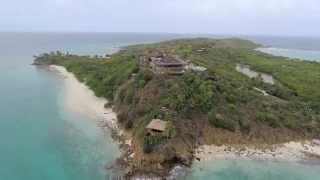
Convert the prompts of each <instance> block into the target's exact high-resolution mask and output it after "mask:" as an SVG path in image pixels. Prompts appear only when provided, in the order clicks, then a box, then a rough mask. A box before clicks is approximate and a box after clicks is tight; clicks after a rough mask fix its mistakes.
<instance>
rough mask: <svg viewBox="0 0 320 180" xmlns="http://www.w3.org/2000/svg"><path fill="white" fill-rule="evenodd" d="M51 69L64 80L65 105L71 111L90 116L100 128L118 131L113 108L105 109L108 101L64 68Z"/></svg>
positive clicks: (52, 66)
mask: <svg viewBox="0 0 320 180" xmlns="http://www.w3.org/2000/svg"><path fill="white" fill-rule="evenodd" d="M49 69H50V70H51V71H55V72H57V73H59V74H60V75H61V76H63V78H64V83H65V98H64V101H65V102H64V105H65V108H66V109H68V110H69V111H73V112H77V113H81V114H84V115H86V116H89V117H90V118H91V119H93V120H95V121H97V123H98V124H99V126H102V127H108V128H112V129H113V130H116V129H118V126H117V116H116V113H115V112H113V110H112V108H104V105H105V103H107V102H108V101H107V100H106V99H105V98H98V97H96V96H95V94H94V92H93V91H92V90H91V89H89V88H88V87H87V86H86V85H85V84H83V83H81V82H79V81H78V80H77V79H76V77H75V76H74V75H73V74H72V73H70V72H68V71H67V70H66V69H65V68H64V67H62V66H55V65H50V66H49Z"/></svg>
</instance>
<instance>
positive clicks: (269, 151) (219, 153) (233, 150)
mask: <svg viewBox="0 0 320 180" xmlns="http://www.w3.org/2000/svg"><path fill="white" fill-rule="evenodd" d="M310 155H312V156H314V157H318V158H319V157H320V146H319V145H316V144H314V143H312V142H311V141H306V142H289V143H285V144H278V145H273V146H268V148H266V149H257V148H255V147H249V146H239V147H235V146H233V147H232V146H225V145H223V146H215V145H204V146H201V147H199V148H198V149H197V151H196V153H195V157H196V158H200V161H207V160H229V159H245V160H272V161H290V162H292V161H303V160H306V159H308V158H310Z"/></svg>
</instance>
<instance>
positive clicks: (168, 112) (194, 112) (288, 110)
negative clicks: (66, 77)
mask: <svg viewBox="0 0 320 180" xmlns="http://www.w3.org/2000/svg"><path fill="white" fill-rule="evenodd" d="M258 47H260V45H258V44H255V43H253V42H251V41H247V40H242V39H206V38H196V39H180V40H172V41H166V42H161V43H155V44H145V45H135V46H129V47H125V48H123V49H122V50H121V51H119V52H117V53H115V54H113V55H111V56H109V55H108V56H106V57H98V56H96V57H89V56H77V55H71V54H64V53H61V52H54V53H48V54H42V55H40V56H36V57H35V61H34V64H35V65H58V66H63V67H65V68H66V69H67V70H68V71H69V72H71V73H73V74H74V75H75V76H76V77H77V79H78V80H79V81H81V82H83V83H85V84H86V85H87V86H88V87H90V88H91V89H92V90H93V91H94V92H95V95H96V96H98V97H104V98H106V99H108V100H109V103H107V104H106V105H105V106H106V108H107V107H113V109H114V111H115V112H116V113H117V119H118V123H119V125H120V126H121V128H122V129H123V130H124V131H125V134H126V136H125V138H126V139H131V140H132V141H131V146H130V147H129V148H128V149H127V151H126V153H125V155H124V157H122V158H121V159H119V164H121V165H123V166H124V169H125V171H126V174H127V175H128V176H133V175H138V174H155V175H158V176H164V175H167V174H168V173H169V171H170V170H171V169H172V168H173V167H174V166H176V165H177V164H178V165H184V166H190V165H191V164H192V162H193V161H194V160H201V158H200V156H196V155H195V154H196V153H197V151H198V149H199V148H200V147H201V146H203V145H216V146H221V145H230V146H237V145H255V146H256V147H261V148H263V147H265V146H266V145H273V144H280V143H286V142H290V141H303V140H309V141H311V140H312V139H317V138H320V137H319V134H320V64H319V63H316V62H307V61H297V60H291V59H288V58H285V57H276V56H272V55H269V54H265V53H262V52H258V51H256V50H255V49H256V48H258ZM314 141H315V142H316V141H317V140H314ZM317 142H318V141H317Z"/></svg>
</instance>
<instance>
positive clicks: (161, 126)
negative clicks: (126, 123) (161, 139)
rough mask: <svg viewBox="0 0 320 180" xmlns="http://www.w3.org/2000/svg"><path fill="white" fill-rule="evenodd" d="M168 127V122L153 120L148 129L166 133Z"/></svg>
mask: <svg viewBox="0 0 320 180" xmlns="http://www.w3.org/2000/svg"><path fill="white" fill-rule="evenodd" d="M166 127H167V122H166V121H163V120H160V119H153V120H152V121H151V122H150V123H149V124H148V126H147V127H146V128H147V129H152V130H157V131H165V130H166Z"/></svg>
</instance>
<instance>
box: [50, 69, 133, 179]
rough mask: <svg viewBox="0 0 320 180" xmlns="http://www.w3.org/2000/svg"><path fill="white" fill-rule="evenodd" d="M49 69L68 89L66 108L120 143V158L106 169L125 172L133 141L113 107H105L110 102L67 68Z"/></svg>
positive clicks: (66, 89)
mask: <svg viewBox="0 0 320 180" xmlns="http://www.w3.org/2000/svg"><path fill="white" fill-rule="evenodd" d="M48 69H49V71H53V72H55V73H59V75H61V76H62V77H63V78H64V83H65V87H66V88H65V93H66V96H65V99H64V101H65V102H64V105H65V108H67V109H68V110H70V111H74V112H77V113H82V114H84V115H87V116H89V117H90V118H91V119H92V120H94V121H95V122H96V123H97V125H98V126H99V127H101V128H102V129H103V130H104V131H105V132H108V133H110V134H111V137H112V139H113V140H114V141H115V143H118V146H119V150H120V156H119V157H117V160H116V161H115V162H114V163H113V164H111V165H106V166H105V168H106V169H111V170H114V171H115V172H117V173H116V174H119V171H120V172H121V171H123V170H125V169H126V168H127V166H128V162H127V161H126V160H127V159H128V158H129V157H130V156H132V149H131V141H132V140H131V138H130V136H129V135H128V134H127V133H126V132H125V131H124V130H123V129H121V128H120V127H119V126H118V123H117V114H116V112H114V111H113V109H112V107H108V108H106V107H105V104H106V103H108V100H107V99H105V98H99V97H97V96H95V94H94V92H93V91H92V90H91V89H89V87H88V86H86V85H85V84H84V83H81V82H80V81H78V79H77V78H76V77H75V76H74V74H73V73H71V72H68V71H67V70H66V68H64V67H62V66H56V65H49V66H48ZM83 102H85V103H83ZM106 150H107V149H106ZM122 174H123V173H120V176H123V175H122Z"/></svg>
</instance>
